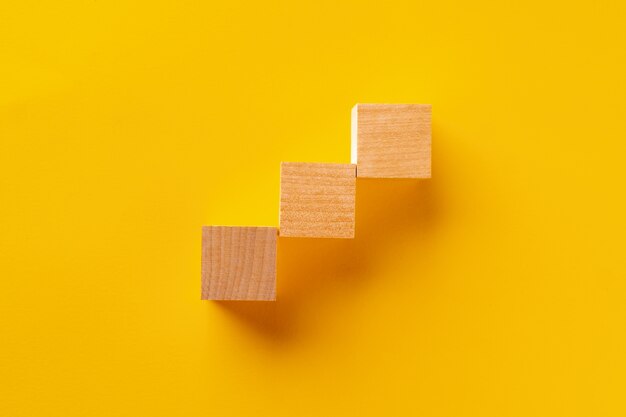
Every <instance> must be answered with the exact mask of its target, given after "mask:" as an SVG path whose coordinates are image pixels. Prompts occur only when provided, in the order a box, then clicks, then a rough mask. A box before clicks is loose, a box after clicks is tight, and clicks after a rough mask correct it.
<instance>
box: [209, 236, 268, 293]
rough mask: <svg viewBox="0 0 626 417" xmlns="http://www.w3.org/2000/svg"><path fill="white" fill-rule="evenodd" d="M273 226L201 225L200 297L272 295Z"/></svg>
mask: <svg viewBox="0 0 626 417" xmlns="http://www.w3.org/2000/svg"><path fill="white" fill-rule="evenodd" d="M277 236H278V229H276V228H275V227H228V226H205V227H203V228H202V299H203V300H264V301H272V300H275V299H276V243H277Z"/></svg>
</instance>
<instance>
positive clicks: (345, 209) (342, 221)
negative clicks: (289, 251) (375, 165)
mask: <svg viewBox="0 0 626 417" xmlns="http://www.w3.org/2000/svg"><path fill="white" fill-rule="evenodd" d="M355 196H356V166H355V165H351V164H318V163H299V162H283V163H282V164H281V168H280V235H281V236H290V237H327V238H353V237H354V204H355Z"/></svg>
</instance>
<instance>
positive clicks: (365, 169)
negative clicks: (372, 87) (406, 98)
mask: <svg viewBox="0 0 626 417" xmlns="http://www.w3.org/2000/svg"><path fill="white" fill-rule="evenodd" d="M431 113H432V109H431V105H430V104H357V105H356V106H354V108H353V109H352V163H353V164H357V167H358V171H357V174H358V176H359V178H361V177H362V178H430V175H431V173H430V166H431V162H430V159H431Z"/></svg>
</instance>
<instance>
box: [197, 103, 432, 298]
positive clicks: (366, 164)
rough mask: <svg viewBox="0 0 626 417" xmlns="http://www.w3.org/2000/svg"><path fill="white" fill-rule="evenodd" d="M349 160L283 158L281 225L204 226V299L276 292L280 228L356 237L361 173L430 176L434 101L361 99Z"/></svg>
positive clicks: (293, 233)
mask: <svg viewBox="0 0 626 417" xmlns="http://www.w3.org/2000/svg"><path fill="white" fill-rule="evenodd" d="M351 152H352V158H351V159H352V161H351V162H352V164H329V163H300V162H283V163H282V164H281V172H280V215H279V229H277V228H275V227H236V226H205V227H203V229H202V299H203V300H258V301H272V300H275V299H276V252H277V238H278V235H280V236H281V237H287V238H291V237H293V238H303V237H304V238H354V234H355V200H356V180H357V178H430V176H431V106H430V105H429V104H357V105H355V106H354V108H353V109H352V143H351Z"/></svg>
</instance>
